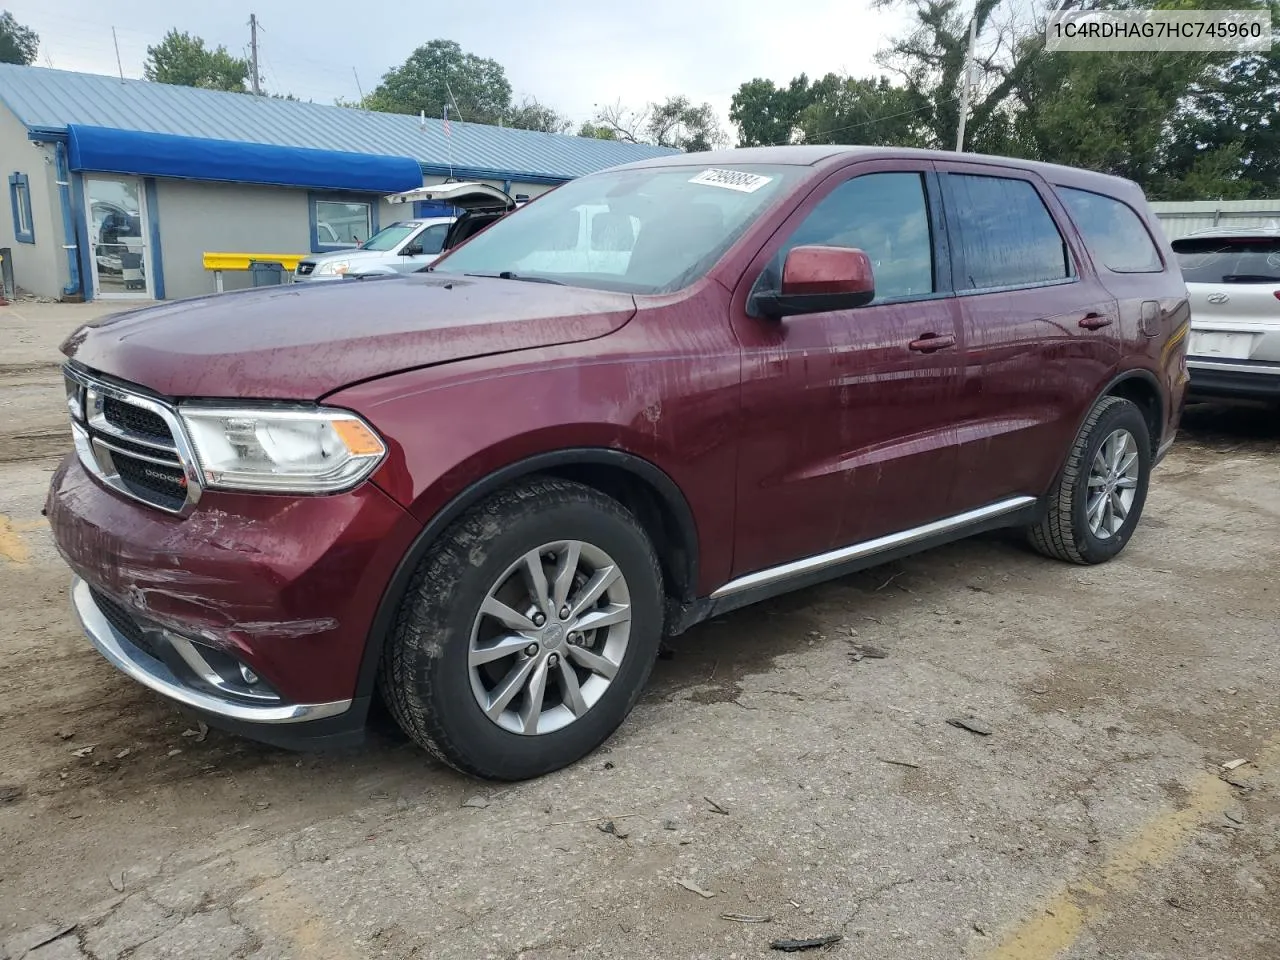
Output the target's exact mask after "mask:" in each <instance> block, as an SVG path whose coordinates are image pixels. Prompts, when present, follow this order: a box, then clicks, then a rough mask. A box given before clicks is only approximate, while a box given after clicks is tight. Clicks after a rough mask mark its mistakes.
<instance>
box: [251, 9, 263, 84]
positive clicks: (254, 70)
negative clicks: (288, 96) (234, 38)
mask: <svg viewBox="0 0 1280 960" xmlns="http://www.w3.org/2000/svg"><path fill="white" fill-rule="evenodd" d="M258 77H259V75H258V17H257V15H256V14H252V13H251V14H249V79H250V80H251V81H252V83H253V95H254V96H255V97H260V96H262V82H261V81H260V80H259V78H258Z"/></svg>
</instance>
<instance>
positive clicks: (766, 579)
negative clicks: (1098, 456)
mask: <svg viewBox="0 0 1280 960" xmlns="http://www.w3.org/2000/svg"><path fill="white" fill-rule="evenodd" d="M1040 511H1041V505H1040V501H1039V500H1037V499H1036V498H1035V497H1026V496H1023V497H1010V498H1009V499H1007V500H1001V501H999V502H998V503H992V504H988V505H987V506H985V507H978V508H977V509H976V510H968V511H966V512H964V513H958V514H956V515H955V516H953V517H945V518H943V519H942V520H935V521H933V522H932V523H926V524H924V525H923V526H919V527H913V528H912V529H910V530H903V531H900V532H899V533H891V534H888V535H887V536H883V537H877V538H876V539H874V540H866V541H863V542H862V543H855V544H853V545H851V546H848V547H841V548H840V549H839V550H831V551H829V552H827V553H819V554H817V555H816V556H812V557H805V558H804V559H802V560H793V561H791V562H790V563H783V564H780V565H778V566H776V567H769V568H768V569H767V570H758V571H756V572H755V573H748V574H745V575H744V576H741V577H738V578H736V579H734V580H730V581H729V582H728V583H726V584H725V585H724V586H722V587H720V588H719V589H718V590H716V591H715V592H714V593H712V594H711V596H709V597H706V598H703V599H701V600H698V601H696V602H694V603H692V604H689V605H686V606H684V607H681V608H678V609H671V610H670V611H669V612H668V621H667V632H668V634H669V635H672V636H674V635H677V634H680V633H683V632H684V631H685V630H688V629H689V628H690V627H691V626H693V625H694V624H696V623H700V622H701V621H703V620H706V619H709V618H710V617H714V616H719V615H720V614H723V613H728V612H729V611H730V610H736V609H738V608H739V607H745V606H747V605H748V604H752V603H756V602H758V601H760V600H767V599H769V598H770V597H776V596H778V595H779V594H782V593H789V592H791V591H792V590H798V589H800V588H802V587H807V586H811V585H812V584H815V583H821V582H823V581H825V580H831V579H833V578H835V577H840V576H844V575H846V574H849V573H854V572H856V571H858V570H863V569H866V568H867V567H874V566H876V565H877V564H880V563H887V562H888V561H890V560H896V559H898V558H900V557H905V556H909V555H910V554H913V553H918V552H920V551H922V550H927V549H929V548H931V547H936V546H941V545H942V544H944V543H949V542H951V541H953V540H960V539H962V538H964V537H968V536H971V535H973V534H976V533H982V532H984V531H987V530H995V529H998V528H1000V527H1010V526H1019V525H1022V524H1030V523H1034V522H1035V521H1036V520H1037V519H1038V518H1039V516H1040Z"/></svg>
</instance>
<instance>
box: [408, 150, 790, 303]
mask: <svg viewBox="0 0 1280 960" xmlns="http://www.w3.org/2000/svg"><path fill="white" fill-rule="evenodd" d="M807 172H808V171H807V170H806V168H803V167H791V166H781V165H764V164H734V165H732V166H729V167H722V168H711V169H708V168H704V167H697V166H680V167H669V166H659V167H649V168H640V169H634V170H611V171H605V172H603V173H597V174H592V175H590V176H586V177H582V178H580V179H578V180H573V181H571V182H569V183H566V184H565V185H564V186H562V187H558V188H557V189H555V190H553V191H551V192H549V193H546V194H544V195H543V196H541V197H539V198H538V202H537V203H531V204H529V205H528V206H525V207H521V208H520V209H519V210H517V211H516V212H515V213H512V214H511V215H509V216H506V217H503V218H502V219H501V220H499V221H497V222H496V223H494V224H493V225H492V226H490V227H488V228H487V229H486V230H485V231H484V232H483V233H480V234H478V235H476V236H475V237H474V239H472V240H470V241H468V242H467V243H466V244H465V245H463V246H461V247H457V248H455V249H454V250H452V251H450V252H449V253H448V254H446V255H445V257H443V258H442V259H441V260H439V261H437V263H436V264H435V266H434V267H433V269H435V270H439V271H440V272H442V273H446V272H447V273H461V274H475V275H480V276H498V275H501V274H507V275H508V276H512V275H514V276H515V277H516V278H526V279H532V280H548V281H554V282H557V283H567V284H572V285H574V286H581V287H589V288H594V289H600V290H619V291H625V292H628V293H639V294H656V293H669V292H672V291H674V290H680V289H682V288H684V287H686V286H688V285H689V284H691V283H693V282H694V281H696V280H697V279H699V278H700V277H702V276H703V275H704V274H705V273H706V272H707V271H708V270H710V269H711V267H712V265H713V264H715V262H716V261H717V260H718V259H719V258H720V257H721V256H722V255H723V254H724V252H725V251H726V250H728V249H729V247H730V246H731V245H732V244H733V242H734V241H735V240H737V239H738V238H739V237H740V236H741V235H742V234H743V232H744V231H745V230H746V229H747V228H748V226H750V224H751V223H752V222H753V221H754V220H755V219H756V218H757V217H758V216H759V215H760V214H761V213H763V212H764V210H766V209H767V208H768V207H769V206H771V205H772V204H773V203H774V202H776V201H778V200H780V199H781V198H782V197H784V196H785V195H786V193H787V192H788V190H789V188H790V187H791V185H792V184H793V183H795V182H796V181H797V180H799V179H800V178H801V177H803V176H804V175H805V174H806V173H807Z"/></svg>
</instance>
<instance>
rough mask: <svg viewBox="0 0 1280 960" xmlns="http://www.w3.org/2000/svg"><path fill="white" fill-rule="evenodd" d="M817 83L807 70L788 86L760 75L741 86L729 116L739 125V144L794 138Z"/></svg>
mask: <svg viewBox="0 0 1280 960" xmlns="http://www.w3.org/2000/svg"><path fill="white" fill-rule="evenodd" d="M817 86H818V85H817V84H810V83H809V78H808V77H807V76H805V75H804V74H803V73H802V74H800V76H798V77H795V78H794V79H793V80H792V81H791V82H790V83H789V84H787V86H785V87H778V86H775V85H774V82H773V81H772V80H764V79H761V78H759V77H757V78H756V79H754V80H750V81H748V82H747V83H744V84H743V85H742V86H740V87H739V88H738V92H737V93H735V94H734V95H733V100H732V101H731V102H730V105H729V119H730V120H731V121H733V123H734V124H735V125H736V126H737V128H738V146H740V147H763V146H776V145H778V144H784V143H792V142H794V140H795V138H796V134H797V131H798V128H799V127H800V114H801V113H802V112H803V111H804V110H805V108H806V107H808V106H810V105H811V104H812V103H813V101H814V97H815V91H816V87H817Z"/></svg>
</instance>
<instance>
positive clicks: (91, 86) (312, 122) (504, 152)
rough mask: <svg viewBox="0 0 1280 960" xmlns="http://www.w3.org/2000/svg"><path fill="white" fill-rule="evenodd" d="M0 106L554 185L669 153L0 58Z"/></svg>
mask: <svg viewBox="0 0 1280 960" xmlns="http://www.w3.org/2000/svg"><path fill="white" fill-rule="evenodd" d="M0 102H3V103H4V104H5V106H7V107H8V108H9V110H10V111H12V112H13V113H14V115H16V116H17V118H18V119H19V120H20V121H21V122H22V123H23V124H25V125H26V127H27V129H28V130H30V131H33V132H50V133H59V134H61V133H64V132H65V130H66V128H67V126H68V125H69V124H78V125H81V126H92V127H110V128H113V129H117V130H133V131H139V132H145V133H167V134H175V135H179V136H187V137H202V138H206V139H210V140H232V141H237V142H241V143H265V144H274V145H277V146H283V147H306V148H312V149H319V150H340V151H346V152H350V153H364V154H376V155H381V156H387V155H391V156H406V157H412V158H413V159H414V160H416V161H418V163H419V165H421V167H422V169H423V170H424V172H427V173H439V174H447V173H448V172H449V171H450V170H451V169H452V171H453V173H454V174H455V175H457V176H467V177H484V178H487V179H498V180H506V179H510V180H519V181H523V182H533V183H537V182H560V181H564V180H570V179H572V178H574V177H580V176H582V175H584V174H587V173H593V172H595V171H596V170H603V169H604V168H606V167H612V166H616V165H618V164H621V163H630V162H633V161H636V160H644V159H648V158H650V157H658V156H664V155H666V154H670V153H674V152H677V151H673V150H669V149H666V148H663V147H652V146H648V145H645V144H633V143H618V142H616V141H612V140H593V139H589V138H585V137H572V136H566V135H564V134H557V133H538V132H535V131H532V130H511V129H504V128H502V127H491V126H487V125H485V124H479V123H462V122H459V121H457V120H451V121H450V123H449V127H450V135H449V136H446V135H445V132H444V124H443V123H442V121H441V120H440V119H438V118H433V117H428V118H426V120H425V122H421V121H419V118H417V117H412V116H406V115H404V114H395V113H373V112H371V111H368V110H352V109H348V108H346V107H331V106H326V105H324V104H319V103H303V102H300V101H296V100H275V99H272V98H270V97H254V96H250V95H248V94H242V93H222V92H220V91H216V90H198V89H195V88H193V87H178V86H172V85H170V84H164V83H149V82H147V81H145V80H123V81H122V80H120V79H118V78H115V77H105V76H99V75H97V74H89V73H71V72H69V71H66V70H49V69H46V68H44V67H21V66H17V65H14V64H0Z"/></svg>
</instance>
